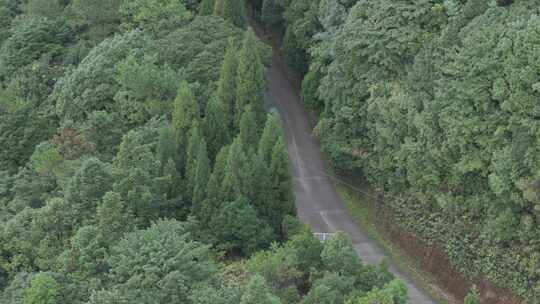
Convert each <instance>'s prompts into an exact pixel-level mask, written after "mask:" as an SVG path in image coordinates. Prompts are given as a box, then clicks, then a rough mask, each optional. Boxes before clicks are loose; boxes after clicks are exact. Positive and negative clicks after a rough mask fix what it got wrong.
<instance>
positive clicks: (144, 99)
mask: <svg viewBox="0 0 540 304" xmlns="http://www.w3.org/2000/svg"><path fill="white" fill-rule="evenodd" d="M116 81H117V82H118V84H119V85H120V87H121V88H120V90H119V91H118V92H117V93H116V95H115V97H114V99H115V101H116V102H117V104H118V107H119V108H120V114H121V115H122V116H123V117H125V118H126V119H127V121H128V122H131V123H132V124H135V125H141V124H143V123H145V122H146V121H148V120H149V119H150V118H151V117H154V116H157V115H165V114H167V113H170V108H171V103H172V102H171V101H172V100H173V99H174V97H175V96H176V92H177V90H178V84H179V83H180V76H179V75H178V73H177V72H176V71H174V70H173V69H172V68H171V67H170V66H169V65H164V66H161V65H158V64H156V59H155V58H154V57H148V56H145V57H142V58H140V57H135V56H133V55H130V56H128V57H127V58H126V59H125V60H124V61H122V62H120V63H119V64H118V66H117V74H116Z"/></svg>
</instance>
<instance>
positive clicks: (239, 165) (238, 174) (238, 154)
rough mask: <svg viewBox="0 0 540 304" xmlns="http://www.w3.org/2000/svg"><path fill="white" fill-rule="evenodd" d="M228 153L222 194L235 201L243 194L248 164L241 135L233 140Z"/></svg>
mask: <svg viewBox="0 0 540 304" xmlns="http://www.w3.org/2000/svg"><path fill="white" fill-rule="evenodd" d="M228 154H229V155H228V157H227V164H226V167H225V176H224V177H223V184H222V185H221V194H222V195H223V199H224V200H225V201H234V200H236V199H237V198H239V197H240V196H241V195H242V194H243V191H242V190H243V179H244V178H243V175H244V173H245V172H244V170H245V165H246V154H245V153H244V149H243V146H242V141H241V140H240V138H239V137H237V138H236V139H235V140H234V141H233V143H232V145H231V147H230V148H229V153H228Z"/></svg>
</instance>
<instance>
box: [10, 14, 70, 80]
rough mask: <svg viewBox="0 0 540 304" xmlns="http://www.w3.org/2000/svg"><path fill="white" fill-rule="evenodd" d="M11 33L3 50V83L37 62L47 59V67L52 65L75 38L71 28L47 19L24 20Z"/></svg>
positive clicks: (17, 22)
mask: <svg viewBox="0 0 540 304" xmlns="http://www.w3.org/2000/svg"><path fill="white" fill-rule="evenodd" d="M11 32H12V34H11V36H10V37H9V38H8V39H6V41H5V42H4V43H3V44H2V46H1V48H0V65H1V66H2V70H1V71H0V80H4V79H8V77H11V76H12V75H13V74H14V73H15V72H17V71H18V70H19V69H21V68H23V67H25V66H27V65H29V64H31V63H33V62H34V61H39V60H41V59H44V62H45V63H46V64H49V63H50V64H52V63H53V62H54V58H55V57H57V56H60V55H61V54H62V52H63V49H64V47H63V46H64V45H66V44H68V42H69V41H70V40H71V38H72V37H71V33H70V30H69V28H67V27H66V26H65V25H63V24H62V23H61V22H59V21H55V20H50V19H48V18H44V17H30V16H26V17H21V18H19V19H17V20H16V21H15V22H14V27H13V28H12V30H11Z"/></svg>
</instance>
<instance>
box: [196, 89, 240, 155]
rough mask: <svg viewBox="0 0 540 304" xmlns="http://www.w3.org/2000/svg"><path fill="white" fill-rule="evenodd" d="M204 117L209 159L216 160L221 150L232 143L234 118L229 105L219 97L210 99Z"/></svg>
mask: <svg viewBox="0 0 540 304" xmlns="http://www.w3.org/2000/svg"><path fill="white" fill-rule="evenodd" d="M205 113H206V115H205V117H204V122H203V126H204V128H203V129H204V137H205V138H206V141H207V143H208V157H209V158H210V159H211V160H214V159H215V157H216V156H217V154H218V152H219V151H220V150H221V148H222V147H223V146H225V145H227V144H229V143H230V141H231V135H230V134H231V130H232V127H231V124H232V122H233V120H232V117H233V116H230V115H229V114H230V113H231V112H229V109H228V107H227V105H226V104H225V103H223V102H221V101H220V100H219V99H218V98H217V97H215V96H214V97H212V98H210V101H209V102H208V104H207V105H206V111H205Z"/></svg>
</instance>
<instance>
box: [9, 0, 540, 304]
mask: <svg viewBox="0 0 540 304" xmlns="http://www.w3.org/2000/svg"><path fill="white" fill-rule="evenodd" d="M270 2H271V1H267V3H266V5H265V11H266V15H267V16H270V15H272V14H273V16H271V18H270V19H268V18H267V19H268V20H273V21H269V22H273V25H272V26H276V27H279V25H278V24H276V23H277V20H281V18H282V17H281V16H280V15H281V12H282V11H285V6H288V5H286V4H287V3H286V2H283V3H282V2H279V3H278V2H271V3H270ZM246 4H247V3H245V2H244V1H233V0H223V1H203V2H202V3H201V1H197V0H136V1H127V0H126V1H120V0H113V1H103V0H96V1H82V0H73V1H64V0H58V1H57V0H54V1H44V0H24V1H23V0H0V44H1V46H0V63H1V65H2V68H3V69H2V70H1V71H0V82H1V83H0V145H1V146H2V147H3V148H2V149H1V152H0V167H1V168H2V170H0V298H1V299H2V303H4V302H6V303H7V304H21V303H36V304H38V303H39V304H41V303H43V304H45V303H47V304H49V303H58V304H60V303H74V304H81V303H88V304H113V303H114V304H119V303H125V304H127V303H135V304H137V303H140V304H148V303H173V304H175V303H178V304H180V303H182V304H206V303H212V304H233V303H234V304H236V303H239V302H240V303H244V304H249V303H276V304H277V303H282V302H283V303H301V302H303V300H304V299H303V297H304V295H306V294H311V290H315V289H317V290H318V289H321V288H319V286H318V285H317V286H315V284H314V283H315V282H319V280H320V281H321V282H323V281H324V280H321V279H322V278H327V277H332V275H333V277H339V278H341V277H340V276H339V275H336V274H335V273H333V272H332V271H333V270H332V269H329V267H330V266H327V265H326V264H325V263H323V260H324V261H326V262H327V260H328V258H327V256H328V255H329V254H328V253H325V254H326V255H325V256H324V257H325V259H323V255H322V254H323V247H324V245H323V244H321V243H320V242H319V241H318V240H317V239H316V238H314V237H313V235H312V233H311V231H309V230H308V229H305V228H303V227H302V226H301V224H300V223H299V221H298V220H296V219H294V218H293V217H292V216H291V215H293V214H294V196H293V192H292V177H291V175H290V166H289V163H288V159H287V152H286V149H285V144H284V142H283V139H282V130H281V123H280V121H279V116H278V115H277V114H275V113H274V114H270V115H267V113H266V112H265V108H264V102H265V101H264V94H265V91H266V77H265V76H266V75H265V65H269V64H270V62H271V61H270V59H271V54H272V52H271V49H270V47H269V46H266V45H264V44H263V43H262V42H261V41H260V40H259V39H258V38H257V37H256V35H255V33H254V32H253V30H251V29H250V30H248V31H244V30H243V29H242V28H243V27H245V26H246V24H247V21H248V20H247V18H246V12H245V11H244V9H245V5H246ZM270 4H271V5H270ZM254 5H255V7H256V8H257V9H260V8H261V7H262V2H256V3H254ZM294 6H295V9H293V10H288V11H289V12H290V14H289V15H287V14H285V15H286V16H285V17H286V18H285V19H286V20H287V22H289V21H291V20H292V19H290V18H292V17H291V16H296V15H298V16H302V18H304V15H307V14H306V13H305V11H306V8H308V7H309V9H308V10H309V11H314V10H313V9H312V8H311V6H310V5H307V6H306V3H305V2H303V1H302V3H301V5H300V6H299V7H296V4H295V5H294ZM197 8H199V13H200V15H199V16H196V15H195V13H196V11H197ZM188 10H189V11H188ZM214 12H215V14H212V13H214ZM211 14H212V16H210V15H211ZM216 15H217V16H216ZM287 18H289V19H287ZM306 20H307V19H306ZM310 24H311V23H310ZM302 28H303V26H302V25H299V26H298V28H297V29H296V30H295V37H303V39H304V38H306V37H307V34H306V33H305V32H304V29H302ZM119 31H121V32H119ZM242 37H243V41H242V45H241V46H239V45H237V44H239V43H238V41H241V39H242ZM306 41H307V39H306ZM306 41H302V42H301V44H302V47H303V48H304V50H307V43H306ZM323 70H324V69H322V68H321V70H317V71H319V72H320V73H321V74H320V75H322V71H323ZM317 75H319V74H317ZM318 83H319V78H317V79H316V81H314V82H313V84H312V85H311V88H310V89H312V88H313V87H315V86H316V85H317V84H318ZM499 89H500V88H499ZM498 91H500V92H501V94H502V95H504V90H498ZM313 94H314V95H315V93H314V92H313ZM263 127H264V129H263ZM233 138H235V140H234V141H233ZM231 141H232V142H231ZM500 184H501V183H500V182H498V180H497V179H496V178H494V179H493V185H500ZM531 195H533V194H531ZM163 218H166V220H163ZM178 220H182V221H183V222H179V221H178ZM501 222H502V223H503V224H504V221H501ZM503 224H501V225H500V226H504V225H503ZM288 238H292V240H290V241H287V240H288ZM274 241H279V242H282V243H275V244H274V245H271V244H272V242H274ZM268 248H271V249H270V250H268V251H265V252H261V250H262V249H268ZM340 250H343V251H345V252H346V250H347V249H346V248H345V247H343V248H341V249H336V251H340ZM327 251H328V250H327ZM248 256H253V258H252V259H251V260H249V261H241V260H240V261H236V259H239V258H247V257H248ZM334 256H335V259H336V260H339V259H345V258H346V257H347V254H337V253H336V254H334ZM217 261H219V262H220V263H221V264H222V265H219V267H218V265H216V262H217ZM342 263H343V261H342ZM229 264H230V265H229ZM334 264H336V265H337V264H339V262H335V263H334ZM343 280H344V282H345V283H346V284H345V285H347V284H349V283H348V282H352V284H353V287H354V289H357V290H356V291H351V292H349V291H347V292H348V293H351V294H353V293H354V294H356V293H357V292H360V291H361V292H367V291H369V290H370V288H371V287H372V286H378V287H383V286H384V284H385V283H387V282H388V281H389V273H388V272H387V270H386V269H384V268H382V267H362V268H361V269H359V270H358V272H355V273H354V275H349V276H348V277H344V279H343ZM334 281H335V280H330V279H328V280H326V281H324V282H332V283H328V284H326V285H328V286H330V287H329V288H331V289H335V290H333V291H332V290H328V288H327V289H324V290H325V292H327V291H328V292H327V294H332V292H334V293H336V292H337V293H344V292H343V289H340V288H341V287H340V286H341V285H339V284H338V283H336V282H334ZM373 282H375V283H373ZM323 285H324V284H323ZM349 285H350V284H349ZM347 286H348V285H347ZM321 290H323V289H321ZM359 290H360V291H359ZM343 297H351V296H350V295H349V294H347V295H343Z"/></svg>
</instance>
